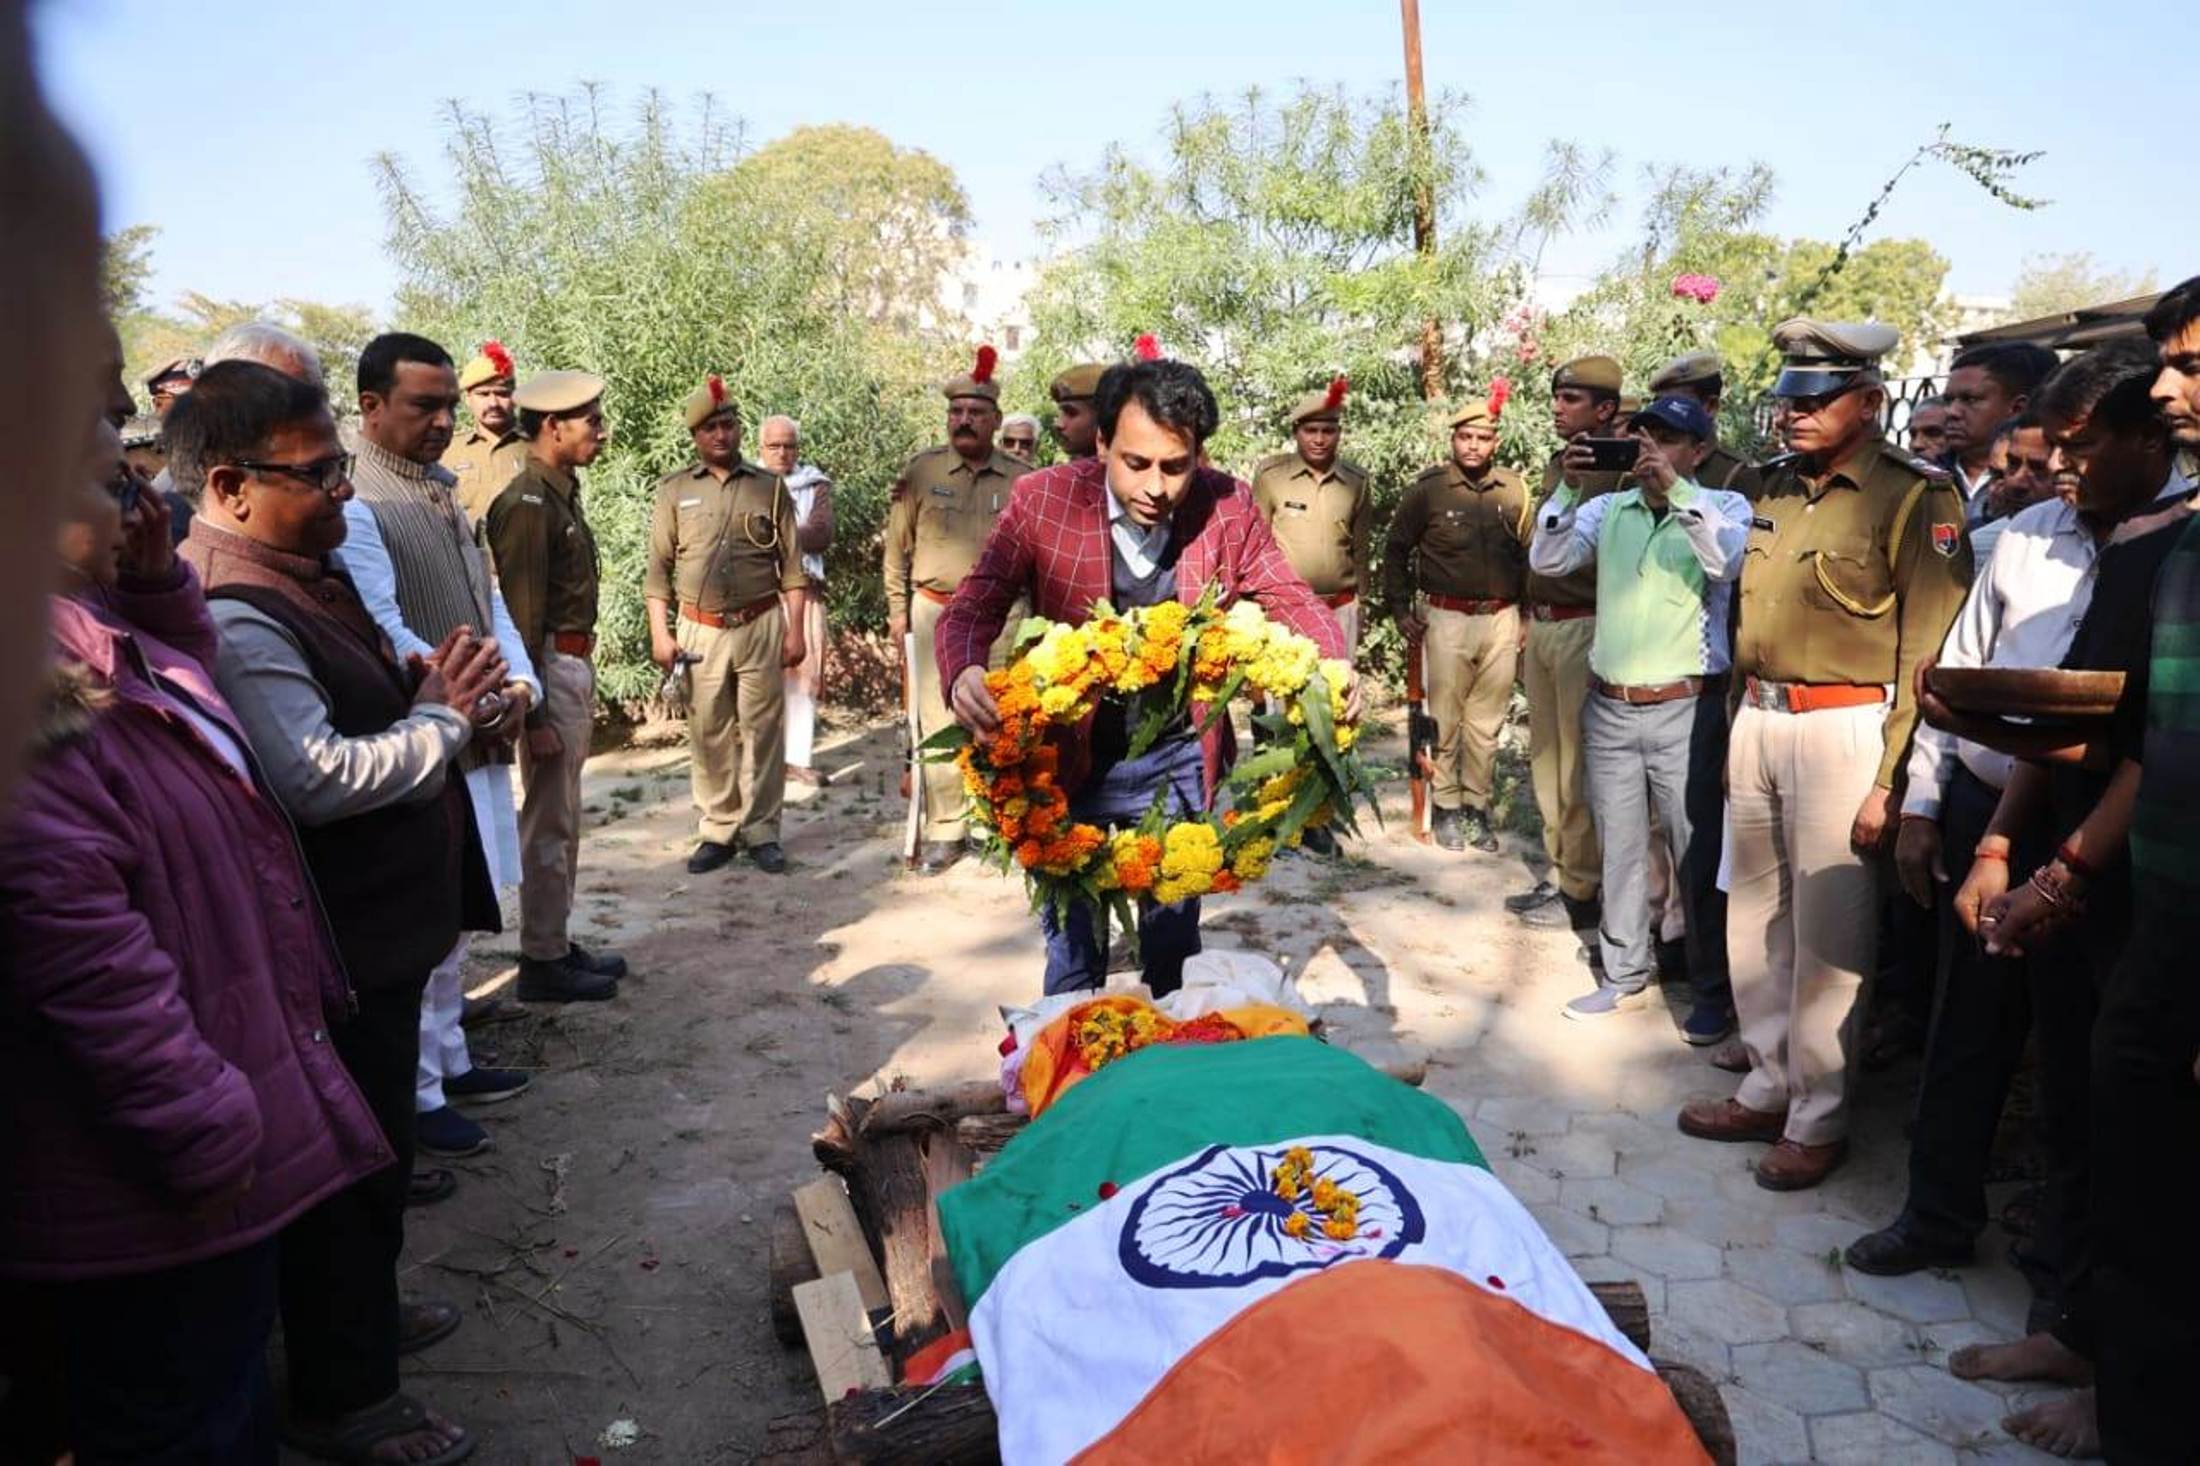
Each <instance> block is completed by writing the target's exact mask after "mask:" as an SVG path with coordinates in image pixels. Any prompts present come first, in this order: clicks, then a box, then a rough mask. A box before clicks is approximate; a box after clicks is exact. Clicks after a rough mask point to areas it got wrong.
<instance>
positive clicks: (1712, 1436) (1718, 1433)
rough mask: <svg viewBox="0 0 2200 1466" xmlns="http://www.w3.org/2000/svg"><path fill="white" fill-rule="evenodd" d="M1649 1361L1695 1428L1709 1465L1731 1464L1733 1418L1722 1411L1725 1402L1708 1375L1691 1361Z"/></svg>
mask: <svg viewBox="0 0 2200 1466" xmlns="http://www.w3.org/2000/svg"><path fill="white" fill-rule="evenodd" d="M1650 1362H1651V1364H1653V1365H1654V1366H1656V1368H1657V1371H1658V1378H1659V1379H1661V1380H1664V1381H1665V1387H1666V1388H1667V1389H1668V1390H1671V1391H1672V1392H1673V1403H1674V1404H1676V1405H1678V1406H1680V1407H1681V1414H1683V1415H1685V1416H1687V1417H1688V1423H1689V1424H1690V1425H1691V1426H1694V1427H1695V1430H1696V1439H1697V1440H1699V1441H1702V1442H1703V1449H1704V1454H1705V1455H1707V1456H1709V1457H1710V1458H1711V1460H1712V1466H1735V1461H1736V1459H1737V1456H1738V1454H1739V1453H1738V1452H1737V1450H1736V1448H1735V1444H1734V1421H1733V1418H1732V1417H1731V1416H1729V1415H1728V1414H1727V1413H1726V1401H1725V1400H1723V1399H1721V1398H1720V1396H1719V1387H1718V1386H1717V1385H1715V1384H1713V1383H1712V1382H1711V1376H1709V1375H1707V1374H1705V1373H1704V1372H1703V1371H1702V1370H1700V1369H1698V1368H1696V1367H1695V1366H1694V1365H1692V1364H1675V1363H1673V1362H1672V1361H1670V1360H1665V1359H1653V1360H1651V1361H1650Z"/></svg>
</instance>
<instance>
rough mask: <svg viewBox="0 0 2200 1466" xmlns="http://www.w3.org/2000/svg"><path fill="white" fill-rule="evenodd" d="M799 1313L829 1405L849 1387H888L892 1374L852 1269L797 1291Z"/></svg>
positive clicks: (796, 1303) (805, 1337) (821, 1279)
mask: <svg viewBox="0 0 2200 1466" xmlns="http://www.w3.org/2000/svg"><path fill="white" fill-rule="evenodd" d="M794 1306H795V1311H796V1312H797V1313H799V1314H801V1315H802V1337H803V1339H804V1340H805V1341H806V1342H807V1343H808V1344H809V1346H810V1364H811V1366H812V1367H813V1368H815V1369H816V1370H817V1385H818V1388H819V1389H821V1390H823V1391H824V1392H825V1399H826V1401H827V1402H828V1403H830V1402H831V1401H834V1400H837V1399H839V1398H840V1397H841V1396H843V1395H845V1394H847V1393H848V1392H849V1391H850V1390H878V1389H885V1388H887V1387H888V1386H889V1385H891V1384H892V1383H893V1382H894V1376H893V1374H892V1372H891V1371H889V1370H888V1369H887V1367H886V1361H885V1360H884V1359H883V1358H881V1357H880V1355H879V1351H878V1339H877V1337H876V1336H875V1335H873V1334H872V1332H871V1316H870V1315H869V1314H868V1313H866V1312H865V1311H864V1308H863V1297H862V1295H861V1294H859V1293H857V1292H856V1280H855V1278H854V1277H853V1276H851V1275H850V1274H848V1273H834V1274H833V1275H832V1276H831V1277H826V1278H819V1279H817V1280H816V1281H815V1282H809V1283H803V1284H800V1285H798V1286H797V1287H796V1288H795V1290H794Z"/></svg>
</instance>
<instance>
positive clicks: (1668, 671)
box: [1528, 392, 1750, 1044]
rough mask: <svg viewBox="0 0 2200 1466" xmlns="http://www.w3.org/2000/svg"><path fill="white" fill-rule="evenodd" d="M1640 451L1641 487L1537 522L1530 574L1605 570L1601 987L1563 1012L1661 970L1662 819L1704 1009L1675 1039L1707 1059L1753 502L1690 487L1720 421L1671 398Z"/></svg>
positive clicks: (1643, 428) (1592, 731)
mask: <svg viewBox="0 0 2200 1466" xmlns="http://www.w3.org/2000/svg"><path fill="white" fill-rule="evenodd" d="M1628 431H1629V432H1630V433H1631V434H1632V435H1633V436H1634V438H1635V439H1636V441H1637V442H1638V443H1639V444H1640V445H1641V447H1640V449H1639V452H1640V456H1639V457H1638V458H1637V459H1636V460H1635V474H1634V486H1633V487H1630V488H1627V489H1623V490H1621V491H1620V492H1618V493H1613V494H1605V495H1601V496H1599V497H1597V498H1593V499H1590V500H1588V501H1587V502H1586V503H1577V502H1576V500H1575V498H1574V496H1573V494H1572V492H1571V491H1570V490H1566V489H1563V488H1562V489H1561V490H1560V491H1559V492H1558V493H1557V494H1555V495H1554V496H1553V497H1552V498H1551V499H1550V501H1549V502H1548V503H1546V504H1545V505H1544V507H1543V511H1542V513H1541V515H1540V516H1539V517H1538V519H1537V523H1536V530H1535V539H1534V541H1533V542H1532V543H1531V544H1530V545H1529V546H1528V564H1529V565H1530V566H1531V567H1533V568H1534V569H1535V570H1536V572H1537V573H1539V574H1542V575H1551V576H1557V575H1565V574H1568V573H1569V572H1572V571H1574V570H1577V569H1579V568H1581V567H1583V566H1585V565H1589V564H1591V563H1592V562H1593V563H1594V564H1595V566H1596V578H1597V586H1596V595H1597V609H1598V612H1599V615H1598V616H1597V618H1596V620H1597V625H1596V633H1595V637H1594V640H1592V641H1591V643H1590V646H1589V696H1588V698H1587V700H1586V701H1585V702H1584V704H1583V707H1582V730H1581V734H1582V746H1583V751H1584V759H1585V764H1586V769H1587V780H1586V782H1587V785H1588V794H1589V812H1590V814H1591V815H1592V816H1593V817H1594V819H1595V820H1596V829H1597V837H1598V841H1599V843H1600V844H1601V846H1602V848H1603V868H1604V913H1603V920H1602V921H1601V922H1600V923H1599V924H1598V933H1597V940H1598V945H1599V947H1600V948H1601V950H1602V953H1603V958H1604V974H1603V979H1602V981H1601V982H1600V983H1599V984H1598V986H1597V988H1596V990H1595V991H1594V992H1591V993H1586V994H1584V995H1583V996H1581V997H1578V998H1576V999H1574V1000H1573V1001H1572V1002H1570V1003H1568V1004H1567V1005H1566V1009H1565V1012H1566V1016H1567V1017H1568V1018H1579V1019H1592V1018H1603V1017H1606V1016H1609V1015H1610V1014H1613V1013H1616V1012H1618V1011H1620V1010H1621V1009H1623V1008H1631V1007H1634V1006H1636V1005H1637V1004H1639V1003H1641V1002H1642V1001H1643V997H1642V995H1643V991H1644V989H1646V988H1647V987H1648V986H1649V985H1650V975H1651V973H1652V971H1653V970H1654V969H1655V966H1656V963H1655V960H1654V949H1653V947H1652V940H1651V938H1652V933H1651V927H1650V902H1649V895H1648V891H1647V889H1646V887H1645V883H1644V875H1645V872H1646V871H1647V869H1648V867H1649V864H1650V842H1651V841H1652V840H1653V839H1654V838H1657V836H1656V835H1655V834H1654V832H1653V830H1652V827H1651V823H1650V815H1651V812H1652V809H1653V807H1654V808H1655V811H1656V813H1657V817H1658V821H1659V823H1660V824H1661V825H1662V826H1663V828H1664V831H1665V834H1666V836H1668V837H1670V839H1671V840H1672V848H1673V850H1674V851H1675V853H1676V854H1677V855H1678V856H1679V858H1680V859H1679V864H1680V872H1679V876H1680V878H1679V887H1680V895H1681V900H1682V903H1683V909H1684V910H1685V911H1686V913H1687V917H1688V935H1687V943H1688V972H1689V978H1690V981H1691V983H1692V985H1693V987H1694V989H1695V1004H1694V1008H1693V1010H1692V1011H1691V1012H1690V1013H1689V1015H1688V1019H1687V1022H1686V1023H1685V1024H1684V1025H1683V1028H1682V1036H1683V1037H1685V1038H1686V1039H1687V1040H1688V1041H1689V1042H1690V1043H1692V1044H1713V1043H1717V1042H1718V1041H1719V1040H1720V1039H1722V1038H1725V1037H1726V1036H1727V1035H1728V1034H1729V1033H1731V1032H1732V1031H1733V1028H1734V997H1733V992H1732V990H1731V988H1730V987H1729V986H1728V983H1727V974H1726V898H1725V897H1724V896H1723V895H1722V894H1721V893H1720V891H1719V888H1718V881H1717V876H1718V866H1719V831H1720V818H1719V811H1720V803H1721V799H1722V795H1721V792H1720V774H1721V772H1722V770H1723V769H1724V767H1725V765H1726V684H1727V674H1728V670H1729V667H1730V666H1731V662H1732V657H1731V653H1730V651H1729V647H1728V642H1727V626H1728V620H1727V613H1728V603H1729V601H1730V599H1731V598H1732V596H1733V591H1734V582H1735V580H1736V579H1737V578H1738V577H1739V576H1740V574H1741V570H1742V550H1743V547H1744V544H1745V543H1746V541H1747V540H1748V538H1749V521H1750V508H1749V501H1748V500H1747V499H1745V498H1744V497H1742V496H1741V495H1740V494H1738V493H1734V492H1732V491H1731V490H1726V489H1707V488H1704V487H1703V486H1702V485H1701V484H1699V483H1698V482H1697V481H1696V475H1697V474H1698V473H1699V472H1700V471H1701V465H1702V463H1703V461H1704V459H1705V458H1706V457H1707V456H1708V455H1709V454H1710V452H1711V450H1712V449H1713V447H1714V446H1715V445H1716V442H1717V428H1716V425H1715V424H1714V422H1713V420H1712V417H1711V414H1710V412H1709V411H1707V410H1706V409H1705V408H1704V406H1703V404H1702V403H1700V402H1698V401H1696V400H1695V399H1694V398H1693V397H1690V396H1687V395H1684V394H1682V393H1678V392H1669V393H1667V394H1666V395H1664V396H1662V397H1659V398H1657V399H1656V400H1655V401H1652V402H1651V403H1650V404H1649V405H1647V406H1646V407H1644V408H1643V409H1642V410H1641V411H1639V412H1637V413H1635V415H1634V416H1633V417H1632V418H1631V419H1629V422H1628Z"/></svg>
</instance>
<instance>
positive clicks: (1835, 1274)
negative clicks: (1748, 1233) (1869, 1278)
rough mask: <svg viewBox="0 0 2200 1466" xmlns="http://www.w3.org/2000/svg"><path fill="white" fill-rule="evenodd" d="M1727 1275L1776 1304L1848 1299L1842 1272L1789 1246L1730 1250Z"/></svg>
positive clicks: (1818, 1258) (1827, 1301) (1728, 1252)
mask: <svg viewBox="0 0 2200 1466" xmlns="http://www.w3.org/2000/svg"><path fill="white" fill-rule="evenodd" d="M1682 1225H1686V1223H1685V1222H1684V1223H1682ZM1688 1230H1689V1231H1690V1232H1691V1233H1694V1232H1695V1230H1696V1229H1695V1228H1694V1227H1689V1228H1688ZM1726 1275H1727V1276H1728V1277H1730V1278H1732V1279H1734V1281H1735V1282H1737V1283H1741V1284H1743V1285H1744V1286H1745V1287H1748V1288H1752V1289H1754V1290H1755V1291H1757V1292H1759V1293H1762V1294H1764V1295H1765V1296H1766V1297H1767V1298H1770V1299H1772V1300H1773V1301H1774V1302H1775V1303H1832V1302H1834V1301H1836V1300H1838V1299H1840V1298H1843V1297H1846V1296H1847V1294H1846V1292H1845V1291H1844V1290H1843V1288H1842V1286H1841V1269H1839V1268H1836V1267H1827V1266H1826V1260H1825V1259H1824V1258H1822V1257H1813V1256H1811V1255H1810V1254H1809V1253H1805V1252H1791V1251H1789V1250H1788V1249H1787V1248H1785V1247H1729V1248H1727V1249H1726Z"/></svg>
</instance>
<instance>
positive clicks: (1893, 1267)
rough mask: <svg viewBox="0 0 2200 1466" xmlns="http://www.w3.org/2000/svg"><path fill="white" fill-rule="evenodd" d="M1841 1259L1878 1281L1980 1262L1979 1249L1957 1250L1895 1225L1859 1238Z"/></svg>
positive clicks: (1967, 1245)
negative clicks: (1929, 1240) (1878, 1279)
mask: <svg viewBox="0 0 2200 1466" xmlns="http://www.w3.org/2000/svg"><path fill="white" fill-rule="evenodd" d="M1841 1256H1842V1259H1843V1260H1844V1261H1846V1262H1847V1263H1848V1265H1849V1266H1850V1267H1852V1268H1855V1269H1856V1270H1857V1271H1858V1272H1860V1273H1870V1274H1871V1275H1872V1276H1873V1277H1875V1278H1899V1277H1901V1276H1902V1275H1903V1274H1904V1273H1915V1272H1923V1271H1924V1270H1925V1269H1926V1268H1929V1267H1969V1266H1970V1265H1971V1264H1972V1263H1973V1262H1974V1261H1976V1260H1977V1249H1976V1248H1975V1247H1972V1246H1970V1245H1969V1244H1965V1245H1963V1246H1960V1247H1958V1246H1951V1245H1949V1244H1947V1243H1934V1242H1928V1241H1926V1240H1925V1239H1924V1238H1922V1237H1920V1236H1918V1235H1917V1234H1916V1233H1914V1232H1912V1231H1911V1230H1910V1229H1909V1228H1908V1227H1906V1226H1904V1225H1903V1224H1902V1223H1901V1222H1896V1223H1895V1224H1894V1225H1893V1226H1891V1227H1881V1228H1880V1229H1879V1230H1878V1231H1876V1232H1872V1233H1868V1234H1866V1235H1865V1236H1862V1237H1859V1238H1857V1239H1856V1240H1855V1241H1854V1242H1851V1243H1850V1244H1849V1246H1848V1250H1847V1251H1846V1252H1843V1253H1842V1254H1841Z"/></svg>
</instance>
